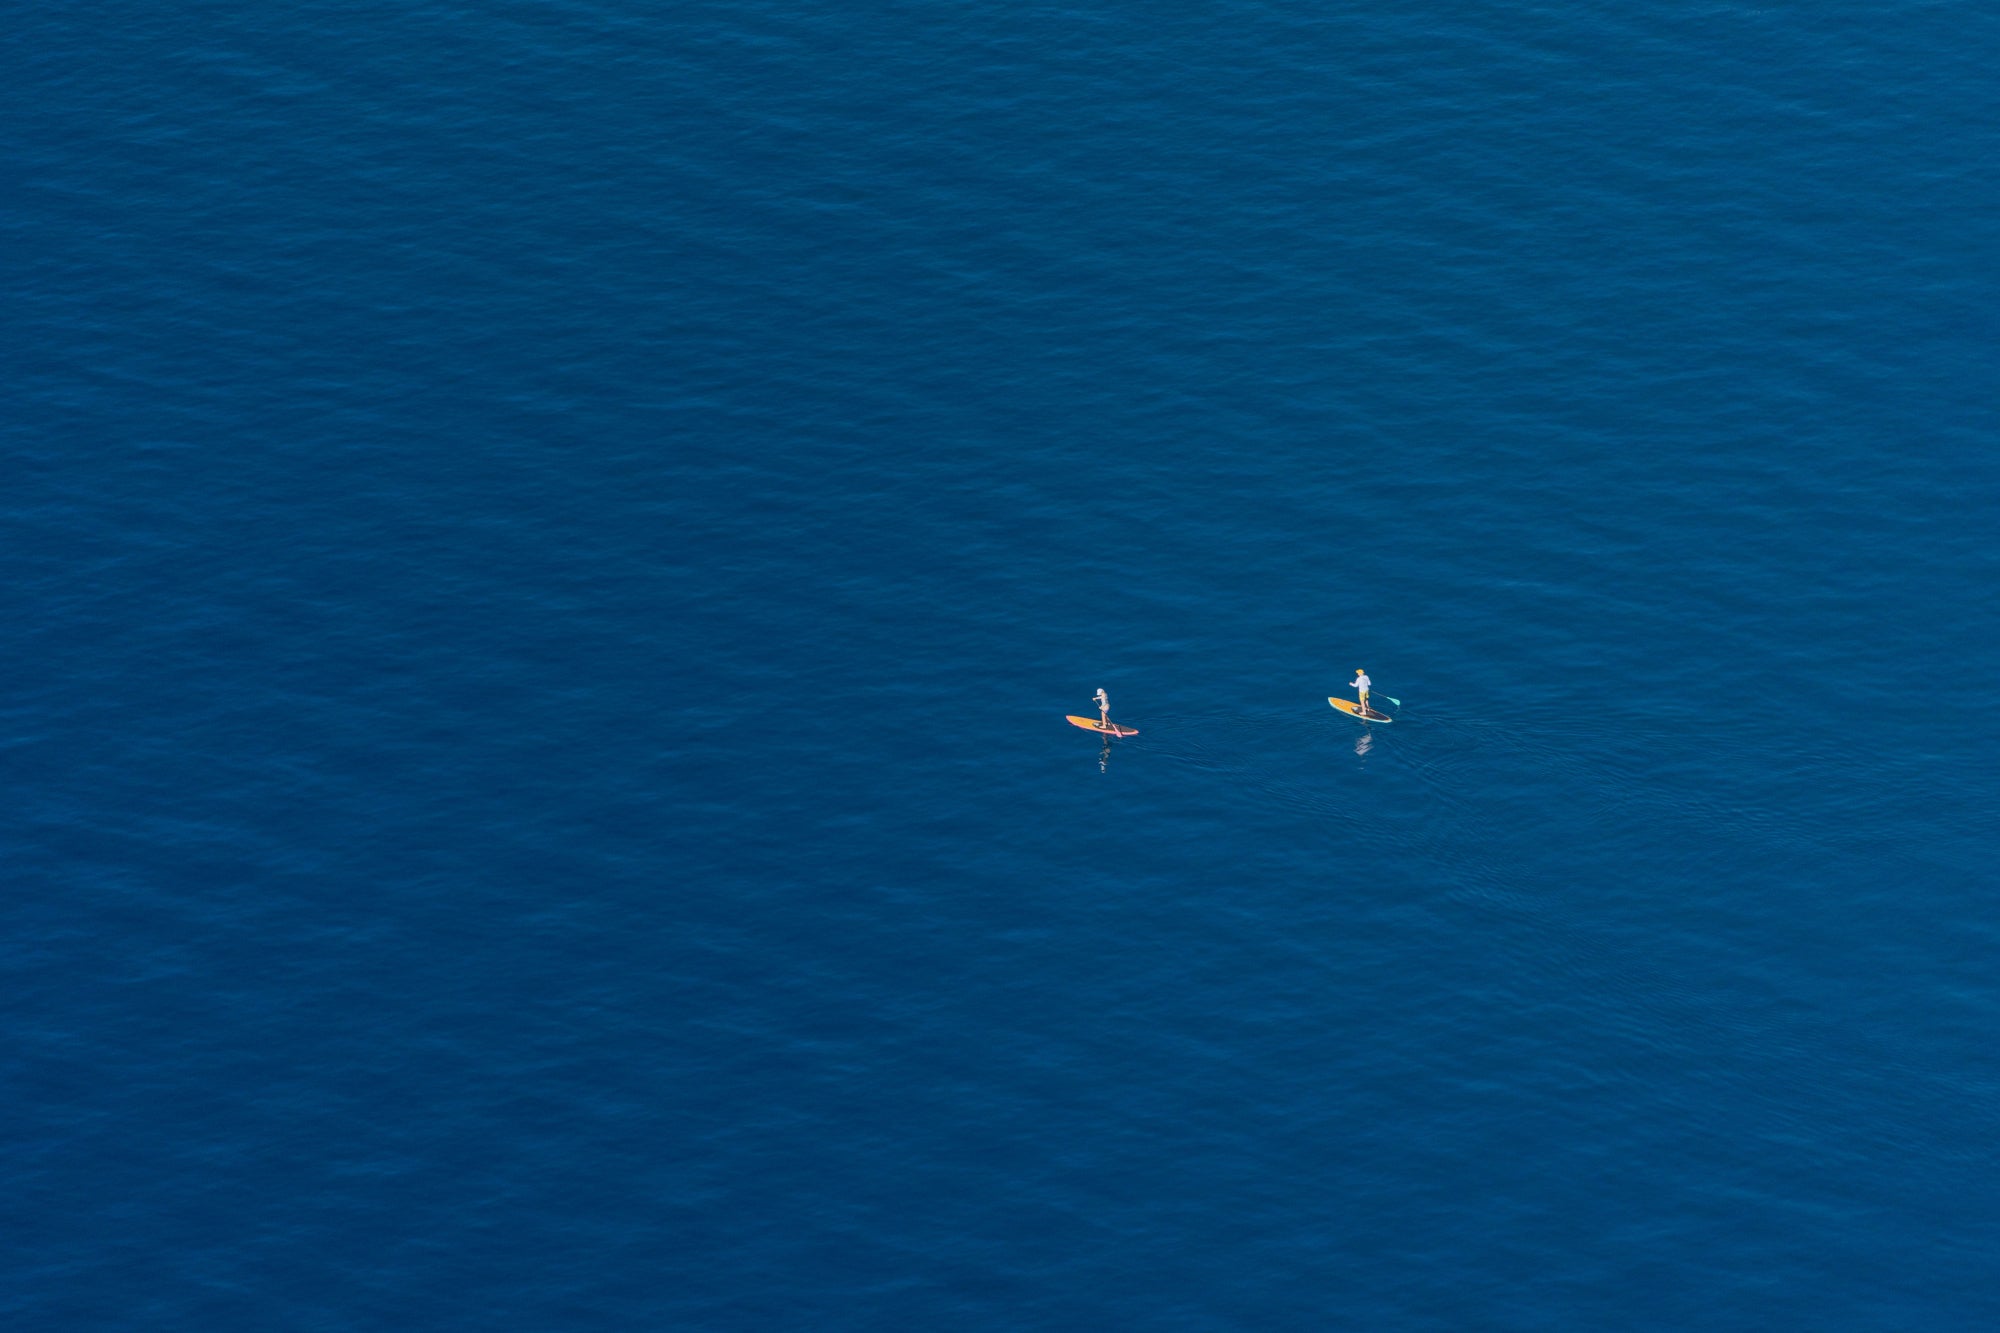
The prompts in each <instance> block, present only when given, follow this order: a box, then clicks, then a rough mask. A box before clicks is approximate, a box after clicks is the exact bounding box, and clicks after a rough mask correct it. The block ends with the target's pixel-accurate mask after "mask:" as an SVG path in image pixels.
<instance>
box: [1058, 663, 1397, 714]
mask: <svg viewBox="0 0 2000 1333" xmlns="http://www.w3.org/2000/svg"><path fill="white" fill-rule="evenodd" d="M1372 684H1374V682H1373V681H1371V680H1369V679H1368V673H1367V672H1366V671H1363V670H1362V669H1361V668H1360V667H1356V668H1354V679H1353V680H1351V681H1349V682H1348V688H1350V689H1352V690H1353V691H1354V692H1355V693H1357V694H1359V695H1360V696H1361V711H1362V712H1364V713H1366V712H1368V711H1369V709H1368V687H1369V686H1370V685H1372ZM1098 693H1099V694H1102V693H1104V691H1102V690H1099V691H1098Z"/></svg>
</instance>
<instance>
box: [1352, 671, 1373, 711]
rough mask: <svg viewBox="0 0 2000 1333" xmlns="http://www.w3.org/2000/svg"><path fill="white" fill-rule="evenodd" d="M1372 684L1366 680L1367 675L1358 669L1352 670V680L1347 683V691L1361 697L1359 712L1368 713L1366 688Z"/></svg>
mask: <svg viewBox="0 0 2000 1333" xmlns="http://www.w3.org/2000/svg"><path fill="white" fill-rule="evenodd" d="M1372 684H1374V682H1373V681H1371V680H1369V679H1368V673H1367V672H1366V671H1363V670H1362V669H1361V668H1360V667H1356V668H1354V679H1353V680H1351V681H1349V682H1348V683H1347V687H1348V688H1349V689H1351V690H1353V691H1354V692H1355V693H1356V694H1358V695H1360V696H1361V711H1362V712H1364V713H1365V712H1367V711H1369V709H1368V687H1369V686H1370V685H1372Z"/></svg>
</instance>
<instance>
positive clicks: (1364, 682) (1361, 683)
mask: <svg viewBox="0 0 2000 1333" xmlns="http://www.w3.org/2000/svg"><path fill="white" fill-rule="evenodd" d="M1374 683H1375V682H1374V681H1372V680H1370V679H1368V677H1366V676H1364V675H1362V674H1361V673H1360V672H1358V671H1357V672H1355V673H1354V683H1353V684H1352V685H1350V686H1348V688H1349V689H1351V690H1365V689H1368V688H1369V687H1370V686H1372V685H1373V684H1374Z"/></svg>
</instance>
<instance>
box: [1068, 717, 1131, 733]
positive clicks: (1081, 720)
mask: <svg viewBox="0 0 2000 1333" xmlns="http://www.w3.org/2000/svg"><path fill="white" fill-rule="evenodd" d="M1064 717H1066V718H1067V719H1068V720H1069V724H1070V725H1071V726H1072V727H1082V728H1083V729H1084V730H1085V731H1094V732H1096V733H1097V734H1098V735H1100V736H1136V735H1138V734H1139V729H1138V728H1137V727H1121V726H1119V725H1118V724H1117V723H1116V722H1111V723H1104V722H1099V721H1098V720H1097V719H1096V718H1094V717H1077V716H1076V715H1075V714H1073V713H1065V714H1064Z"/></svg>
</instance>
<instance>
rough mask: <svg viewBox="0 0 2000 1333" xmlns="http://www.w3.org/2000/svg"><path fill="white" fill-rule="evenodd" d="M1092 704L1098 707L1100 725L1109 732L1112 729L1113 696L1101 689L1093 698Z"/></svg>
mask: <svg viewBox="0 0 2000 1333" xmlns="http://www.w3.org/2000/svg"><path fill="white" fill-rule="evenodd" d="M1091 702H1092V703H1094V704H1096V705H1097V722H1098V725H1099V726H1101V727H1103V728H1104V729H1105V730H1106V731H1109V730H1110V729H1111V696H1110V695H1108V694H1106V693H1105V692H1104V691H1103V690H1102V689H1100V690H1098V692H1097V693H1096V695H1095V696H1093V697H1092V699H1091Z"/></svg>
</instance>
